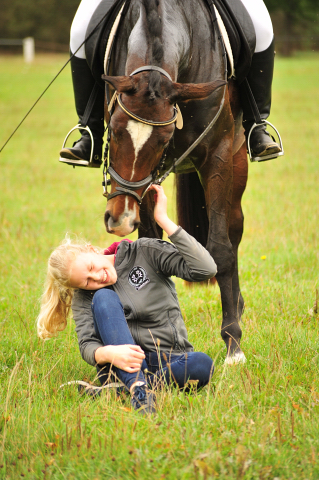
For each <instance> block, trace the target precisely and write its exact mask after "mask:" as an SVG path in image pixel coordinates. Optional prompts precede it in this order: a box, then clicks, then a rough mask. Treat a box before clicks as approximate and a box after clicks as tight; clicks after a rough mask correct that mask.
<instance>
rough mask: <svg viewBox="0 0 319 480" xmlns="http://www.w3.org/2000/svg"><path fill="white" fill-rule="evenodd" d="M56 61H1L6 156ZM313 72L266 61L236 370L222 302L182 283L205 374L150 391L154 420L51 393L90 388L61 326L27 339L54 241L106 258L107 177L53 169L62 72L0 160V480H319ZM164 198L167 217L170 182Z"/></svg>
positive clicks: (69, 103) (108, 399) (61, 113)
mask: <svg viewBox="0 0 319 480" xmlns="http://www.w3.org/2000/svg"><path fill="white" fill-rule="evenodd" d="M66 58H67V57H66V56H51V57H49V58H48V57H47V56H46V57H36V61H35V63H34V64H32V65H29V66H26V65H24V64H23V61H22V58H19V57H15V58H13V59H11V58H8V57H6V58H4V57H2V58H1V57H0V69H1V77H0V116H1V118H2V119H5V121H3V122H2V126H1V131H0V135H1V137H0V144H1V145H2V144H3V142H4V141H5V139H6V138H7V137H8V136H9V134H10V133H11V131H12V130H13V128H14V126H15V125H16V124H17V123H18V121H19V120H20V119H21V117H22V116H23V115H24V113H25V112H26V111H27V110H28V108H29V107H30V106H31V104H32V103H33V101H34V100H35V99H36V98H37V97H38V95H39V93H40V92H41V91H42V90H43V89H44V87H45V86H46V85H47V83H48V82H49V80H50V79H51V78H52V77H53V76H54V74H55V73H56V72H57V71H58V70H59V68H60V66H61V65H62V64H63V63H64V62H65V61H66ZM318 60H319V56H318V55H317V54H312V55H310V54H307V55H299V56H296V57H293V58H291V59H283V58H279V59H278V60H277V62H276V71H275V83H274V98H273V111H272V116H271V118H270V120H271V121H272V122H273V123H274V124H275V125H276V126H277V127H278V128H279V129H280V131H281V134H282V136H283V141H284V147H285V152H286V154H285V156H284V157H283V158H280V159H277V160H273V161H271V162H265V163H263V164H257V165H255V164H252V165H250V171H249V175H250V178H249V182H248V187H247V191H246V193H245V196H244V202H243V209H244V212H245V233H244V237H243V241H242V243H241V246H240V277H241V285H242V291H243V295H244V297H245V300H246V310H245V314H244V317H243V339H242V348H243V350H244V352H245V354H246V356H247V363H246V364H245V365H238V366H233V367H227V368H225V367H224V364H223V361H224V358H225V347H224V344H223V342H222V340H221V338H220V323H221V305H220V295H219V290H218V288H214V287H211V286H210V287H208V286H202V285H195V286H193V287H192V288H187V287H186V286H185V285H184V284H183V282H181V281H178V282H177V289H178V293H179V297H180V302H181V305H182V309H183V313H184V316H185V320H186V323H187V327H188V331H189V336H190V339H191V341H192V342H193V343H194V345H195V347H196V349H198V350H202V351H204V352H206V353H208V354H209V355H211V356H212V358H214V360H215V367H216V368H215V372H214V377H213V381H212V384H211V385H210V386H209V387H206V388H205V389H203V390H202V391H201V392H198V393H195V394H193V395H186V394H184V393H177V392H176V391H174V390H172V391H170V390H167V391H163V392H161V393H159V394H158V414H157V415H156V416H154V417H153V418H151V419H145V418H140V417H139V416H138V414H137V413H135V412H132V411H131V410H130V403H129V398H120V399H116V398H115V395H114V394H113V393H109V394H105V395H103V396H102V397H101V398H98V399H97V400H95V401H92V400H91V399H90V398H87V397H82V396H80V395H79V394H78V392H77V390H76V388H75V387H74V386H66V387H63V388H60V385H61V384H64V383H66V382H68V381H71V380H79V379H84V378H86V379H88V380H90V381H93V382H94V381H95V371H94V369H93V368H92V367H90V366H88V365H86V364H85V363H84V362H83V361H82V360H81V358H80V355H79V351H78V346H77V341H76V334H75V331H74V325H73V323H72V321H70V322H69V325H68V327H67V328H66V330H65V331H64V332H62V333H61V334H60V335H59V336H58V337H57V338H56V339H53V340H49V341H47V342H41V341H40V340H38V338H37V336H36V330H35V319H36V316H37V312H38V298H39V297H40V295H41V290H42V283H43V280H44V274H45V268H46V261H47V258H48V255H49V253H50V251H51V250H52V249H53V248H54V247H55V246H56V245H57V244H58V243H59V242H60V241H61V239H62V238H63V237H64V235H65V232H66V231H68V232H74V233H77V234H79V235H82V236H83V237H85V238H87V239H88V240H90V241H91V242H92V243H93V244H97V245H101V246H103V245H107V244H108V243H109V242H111V241H114V238H113V237H111V236H110V235H107V234H106V233H105V230H104V227H103V212H104V208H105V199H104V198H103V196H102V187H101V180H102V178H101V177H102V172H101V171H95V170H93V169H92V170H89V169H80V168H78V169H74V170H73V169H72V168H70V167H68V166H66V165H62V164H59V163H58V161H57V159H58V151H59V148H60V146H61V144H62V141H63V138H64V137H65V135H66V133H67V131H68V130H69V129H70V128H71V126H73V125H74V124H75V123H76V116H75V112H74V107H73V93H72V88H71V79H70V75H69V71H65V72H63V74H62V75H61V76H60V77H59V78H58V80H57V81H56V83H55V84H54V85H53V86H52V87H51V88H50V90H49V91H48V92H47V94H46V95H45V97H44V98H43V99H42V100H41V102H40V103H39V104H38V106H37V107H36V108H35V110H34V111H33V113H32V115H30V117H28V119H27V120H26V122H25V124H24V125H23V127H22V128H21V129H20V130H19V131H18V132H17V133H16V135H15V136H14V137H13V139H12V140H11V141H10V143H9V144H8V145H7V147H6V148H5V149H4V151H3V153H2V154H1V155H0V160H1V177H0V182H1V185H0V187H1V188H0V225H1V228H0V237H1V242H0V269H1V277H0V284H1V286H0V292H1V293H0V329H1V330H0V347H1V348H0V382H1V387H2V388H1V391H0V478H1V479H2V478H3V479H5V480H16V479H17V478H25V479H28V480H35V479H36V480H37V479H47V480H58V479H59V480H60V479H61V480H62V479H68V480H71V479H74V480H87V479H90V480H102V479H103V480H104V479H114V480H115V479H116V480H122V479H123V480H127V479H136V478H138V479H145V480H146V479H150V478H154V479H169V480H176V479H178V480H179V479H180V480H186V479H199V480H202V479H212V478H219V479H223V480H226V479H227V480H232V479H236V480H237V479H247V480H250V479H256V480H265V479H271V480H273V479H275V478H276V479H280V480H283V479H289V480H291V479H298V480H301V479H316V478H319V465H318V453H319V434H318V424H319V423H318V417H319V381H318V360H319V352H318V348H319V343H318V338H319V336H318V334H319V310H318V308H319V307H318V266H319V254H318V252H319V248H318V247H319V234H318V207H317V206H318V180H319V179H318V160H317V154H318V149H319V139H318V127H319V125H318V116H317V115H316V113H317V103H316V99H317V98H318V94H319V91H318V83H317V82H316V76H315V74H316V72H317V68H318ZM184 120H185V121H187V119H184ZM164 187H165V189H166V191H167V193H168V195H169V197H170V198H171V201H170V205H171V206H172V205H173V190H174V187H173V179H171V178H169V179H168V180H166V181H165V184H164ZM132 238H133V239H134V238H136V235H135V234H134V235H133V236H132Z"/></svg>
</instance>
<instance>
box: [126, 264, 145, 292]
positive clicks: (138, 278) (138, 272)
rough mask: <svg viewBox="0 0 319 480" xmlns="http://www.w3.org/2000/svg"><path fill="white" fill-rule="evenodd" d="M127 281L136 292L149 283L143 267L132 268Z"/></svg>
mask: <svg viewBox="0 0 319 480" xmlns="http://www.w3.org/2000/svg"><path fill="white" fill-rule="evenodd" d="M128 281H129V284H130V285H132V287H134V288H135V289H136V290H140V289H141V288H143V287H145V285H147V284H148V283H149V281H150V279H149V278H147V273H146V271H145V270H144V268H143V267H133V268H132V270H131V271H130V273H129V274H128Z"/></svg>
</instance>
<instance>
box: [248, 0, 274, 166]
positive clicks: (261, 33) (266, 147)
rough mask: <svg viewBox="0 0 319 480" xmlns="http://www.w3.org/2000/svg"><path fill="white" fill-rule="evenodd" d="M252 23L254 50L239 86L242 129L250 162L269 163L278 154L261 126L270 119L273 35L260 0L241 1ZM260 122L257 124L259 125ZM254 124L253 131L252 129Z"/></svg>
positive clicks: (268, 17)
mask: <svg viewBox="0 0 319 480" xmlns="http://www.w3.org/2000/svg"><path fill="white" fill-rule="evenodd" d="M241 1H242V3H243V5H244V6H245V8H246V10H247V11H248V13H249V15H250V18H251V20H252V22H253V25H254V28H255V33H256V48H255V53H254V55H253V56H252V61H251V66H250V70H249V73H248V75H247V78H246V79H245V80H244V81H243V82H242V84H241V85H239V92H240V99H241V104H242V108H243V127H244V129H245V136H246V142H247V146H248V140H249V146H250V151H251V157H252V158H251V159H252V160H253V161H261V160H270V159H272V158H276V157H278V154H280V153H281V147H280V145H279V144H278V143H277V142H275V141H274V140H273V138H272V137H271V136H270V135H269V133H268V132H267V130H266V126H267V124H265V123H264V122H263V120H266V119H267V118H268V117H269V115H270V108H271V86H272V78H273V70H274V58H275V47H274V32H273V28H272V22H271V18H270V15H269V13H268V10H267V8H266V5H265V4H264V2H263V0H241ZM251 94H253V97H254V99H255V101H256V104H257V107H258V110H259V114H260V119H258V118H257V117H256V115H255V113H254V111H253V110H252V108H251ZM260 120H261V122H260ZM255 123H257V124H258V126H257V127H254V128H252V127H253V125H254V124H255Z"/></svg>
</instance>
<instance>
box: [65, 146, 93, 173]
mask: <svg viewBox="0 0 319 480" xmlns="http://www.w3.org/2000/svg"><path fill="white" fill-rule="evenodd" d="M59 161H60V162H62V163H66V164H68V165H73V166H74V167H90V168H100V166H101V164H100V163H95V162H92V163H91V164H90V162H89V160H83V158H80V157H77V156H76V155H74V154H73V153H72V152H71V151H70V150H68V149H66V148H63V149H62V150H61V151H60V159H59Z"/></svg>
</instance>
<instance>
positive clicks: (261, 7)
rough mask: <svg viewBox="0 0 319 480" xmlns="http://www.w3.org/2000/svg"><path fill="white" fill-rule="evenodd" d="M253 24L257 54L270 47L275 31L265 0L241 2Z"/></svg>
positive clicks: (244, 0)
mask: <svg viewBox="0 0 319 480" xmlns="http://www.w3.org/2000/svg"><path fill="white" fill-rule="evenodd" d="M241 2H242V3H243V4H244V6H245V8H246V10H247V11H248V13H249V16H250V18H251V20H252V22H253V25H254V27H255V33H256V48H255V53H258V52H263V51H264V50H267V48H268V47H269V46H270V44H271V42H272V40H273V38H274V31H273V28H272V22H271V18H270V15H269V12H268V10H267V7H266V5H265V4H264V2H263V0H241Z"/></svg>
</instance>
